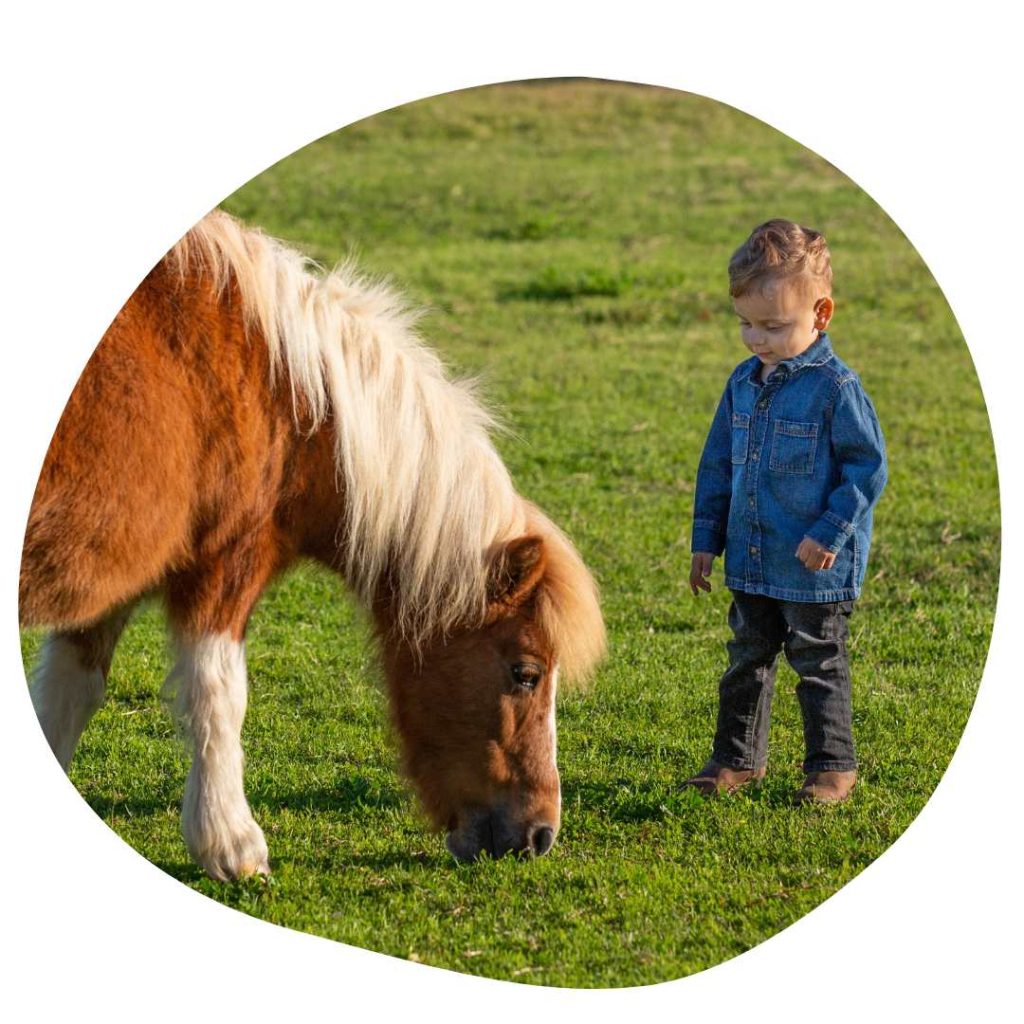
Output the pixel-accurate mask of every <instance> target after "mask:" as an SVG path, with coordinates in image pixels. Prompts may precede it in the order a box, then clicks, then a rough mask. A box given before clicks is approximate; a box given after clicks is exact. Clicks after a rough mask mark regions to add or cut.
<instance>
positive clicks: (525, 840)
mask: <svg viewBox="0 0 1024 1024" xmlns="http://www.w3.org/2000/svg"><path fill="white" fill-rule="evenodd" d="M557 834H558V828H557V826H553V825H551V824H549V823H547V822H545V821H536V822H528V823H526V824H525V825H524V824H519V825H516V824H514V823H512V822H510V821H509V819H508V816H507V815H506V814H505V813H504V812H503V811H501V810H495V811H490V812H488V811H479V812H476V813H474V814H470V815H468V816H467V818H466V820H465V822H460V823H459V824H457V825H456V827H455V828H453V829H451V831H449V833H448V837H447V839H446V840H445V845H446V846H447V847H448V852H449V853H450V854H451V855H452V856H453V857H455V859H456V860H461V861H474V860H477V859H478V858H479V857H480V856H481V855H483V854H487V855H488V856H490V857H494V858H498V857H504V856H506V855H507V854H510V853H511V854H515V855H516V856H518V857H543V856H544V854H545V853H547V852H548V851H549V850H550V849H551V847H552V846H554V845H555V836H556V835H557Z"/></svg>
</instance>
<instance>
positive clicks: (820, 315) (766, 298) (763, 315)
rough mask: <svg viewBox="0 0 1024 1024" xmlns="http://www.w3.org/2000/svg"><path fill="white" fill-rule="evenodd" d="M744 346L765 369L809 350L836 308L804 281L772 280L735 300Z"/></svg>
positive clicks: (828, 299) (827, 298)
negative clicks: (816, 293) (815, 293)
mask: <svg viewBox="0 0 1024 1024" xmlns="http://www.w3.org/2000/svg"><path fill="white" fill-rule="evenodd" d="M733 308H734V309H735V310H736V315H737V316H738V317H739V319H740V336H741V337H742V338H743V344H744V345H746V346H747V348H748V349H750V351H751V352H753V353H754V355H755V356H757V357H758V359H760V360H761V363H762V364H763V365H764V366H775V365H777V364H778V363H781V362H782V361H783V360H784V359H792V358H793V357H794V356H798V355H800V353H801V352H804V351H806V350H807V349H808V348H810V347H811V345H813V344H814V342H815V341H817V340H818V332H819V331H823V330H825V328H826V327H827V326H828V322H829V320H830V319H831V318H832V310H833V308H834V306H833V304H832V300H831V298H829V297H828V296H827V295H818V296H817V297H815V295H814V292H813V290H812V289H811V288H809V287H808V284H807V282H804V281H785V280H782V281H768V282H766V283H765V284H764V285H763V286H762V287H760V288H758V287H754V288H751V290H750V291H749V292H747V293H746V294H745V295H740V296H738V297H737V298H735V299H733Z"/></svg>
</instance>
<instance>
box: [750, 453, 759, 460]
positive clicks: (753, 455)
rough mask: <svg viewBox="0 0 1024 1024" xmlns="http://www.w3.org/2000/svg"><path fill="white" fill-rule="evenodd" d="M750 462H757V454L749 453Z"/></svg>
mask: <svg viewBox="0 0 1024 1024" xmlns="http://www.w3.org/2000/svg"><path fill="white" fill-rule="evenodd" d="M750 461H751V462H757V452H751V453H750Z"/></svg>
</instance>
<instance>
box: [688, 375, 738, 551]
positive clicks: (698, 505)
mask: <svg viewBox="0 0 1024 1024" xmlns="http://www.w3.org/2000/svg"><path fill="white" fill-rule="evenodd" d="M731 498H732V397H731V395H730V391H729V387H728V386H727V387H726V389H725V393H724V394H723V395H722V398H721V401H720V402H719V403H718V409H717V411H716V412H715V418H714V419H713V420H712V421H711V430H710V431H709V432H708V438H707V440H706V441H705V442H704V451H703V453H702V454H701V457H700V465H699V467H698V469H697V488H696V495H695V497H694V503H693V537H692V550H693V551H706V552H708V553H709V554H712V555H720V554H721V553H722V552H723V551H724V550H725V536H726V530H727V528H728V524H729V502H730V499H731Z"/></svg>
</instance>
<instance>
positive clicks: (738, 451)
mask: <svg viewBox="0 0 1024 1024" xmlns="http://www.w3.org/2000/svg"><path fill="white" fill-rule="evenodd" d="M749 446H750V417H749V416H748V415H747V414H746V413H745V412H734V413H733V414H732V462H733V465H734V466H738V465H741V464H742V463H744V462H746V461H747V448H748V447H749Z"/></svg>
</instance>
